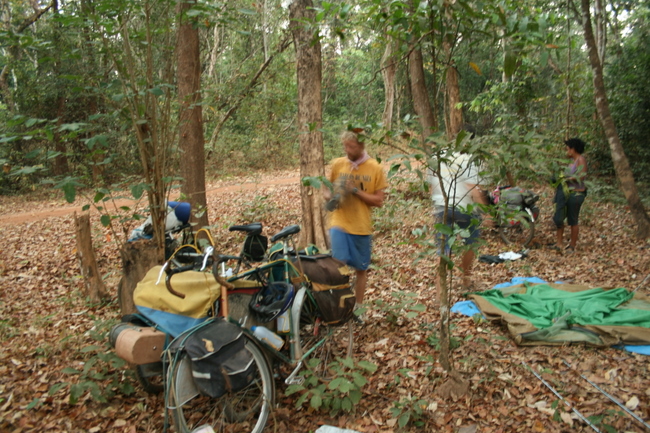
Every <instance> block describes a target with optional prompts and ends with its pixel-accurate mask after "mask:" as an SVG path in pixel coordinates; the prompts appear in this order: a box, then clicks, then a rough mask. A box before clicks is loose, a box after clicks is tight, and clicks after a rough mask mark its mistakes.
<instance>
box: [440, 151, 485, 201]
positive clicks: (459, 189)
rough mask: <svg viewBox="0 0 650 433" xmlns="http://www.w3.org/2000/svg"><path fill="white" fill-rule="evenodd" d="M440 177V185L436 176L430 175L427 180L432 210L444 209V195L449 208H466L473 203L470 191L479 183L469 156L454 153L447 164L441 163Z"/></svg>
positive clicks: (475, 169) (476, 170)
mask: <svg viewBox="0 0 650 433" xmlns="http://www.w3.org/2000/svg"><path fill="white" fill-rule="evenodd" d="M440 177H441V178H442V185H440V181H439V179H438V176H437V174H431V175H430V178H429V182H430V184H431V200H432V201H433V206H434V208H437V209H440V208H444V207H445V195H447V196H448V199H449V203H448V204H449V208H458V207H462V208H467V206H468V205H470V204H472V203H474V199H473V198H472V190H473V189H474V187H475V186H476V185H478V184H479V183H480V181H479V175H478V169H477V168H476V166H475V165H474V164H472V162H471V156H470V155H469V154H464V153H454V154H453V155H452V158H451V160H450V161H449V162H448V163H445V162H442V161H441V162H440ZM443 189H444V194H443Z"/></svg>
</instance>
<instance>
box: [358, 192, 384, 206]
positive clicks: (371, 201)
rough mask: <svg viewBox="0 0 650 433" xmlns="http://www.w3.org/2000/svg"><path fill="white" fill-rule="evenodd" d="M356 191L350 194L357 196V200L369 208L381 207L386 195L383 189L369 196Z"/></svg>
mask: <svg viewBox="0 0 650 433" xmlns="http://www.w3.org/2000/svg"><path fill="white" fill-rule="evenodd" d="M355 189H356V192H354V190H352V194H353V195H355V196H357V197H358V198H359V200H361V201H362V202H364V203H365V204H367V205H368V206H371V207H382V206H383V205H384V199H385V198H386V193H385V192H384V190H383V189H379V190H377V191H375V192H374V193H372V194H370V193H367V192H366V191H362V190H360V189H357V188H355Z"/></svg>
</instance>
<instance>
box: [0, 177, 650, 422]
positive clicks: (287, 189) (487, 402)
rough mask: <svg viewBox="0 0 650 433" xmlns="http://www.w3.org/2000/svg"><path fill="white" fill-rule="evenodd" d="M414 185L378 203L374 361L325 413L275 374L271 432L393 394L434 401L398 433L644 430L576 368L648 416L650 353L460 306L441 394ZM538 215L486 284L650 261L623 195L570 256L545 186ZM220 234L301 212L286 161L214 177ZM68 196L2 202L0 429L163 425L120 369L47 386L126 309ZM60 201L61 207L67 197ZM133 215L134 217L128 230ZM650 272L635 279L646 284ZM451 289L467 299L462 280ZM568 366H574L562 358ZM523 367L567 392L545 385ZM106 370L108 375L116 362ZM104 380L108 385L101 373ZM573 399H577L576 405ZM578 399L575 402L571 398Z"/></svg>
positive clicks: (613, 275)
mask: <svg viewBox="0 0 650 433" xmlns="http://www.w3.org/2000/svg"><path fill="white" fill-rule="evenodd" d="M406 190H407V188H402V187H400V186H398V187H396V188H395V189H393V190H392V191H391V194H390V196H389V198H388V200H387V202H386V205H385V207H384V209H382V210H381V211H380V212H378V213H377V214H376V216H377V221H378V224H377V226H378V233H377V235H376V237H375V244H374V256H373V267H372V271H371V274H370V283H369V289H368V303H369V304H370V305H371V310H370V311H369V312H368V318H367V321H366V324H365V325H364V326H362V327H358V328H357V329H356V335H355V339H356V340H355V341H356V345H355V353H354V356H355V358H356V359H357V360H361V359H364V360H368V361H371V362H373V363H375V364H377V365H378V367H379V368H378V369H377V371H376V373H374V374H373V375H371V376H369V383H368V385H367V386H366V387H365V388H364V390H363V392H364V395H363V399H362V401H361V402H360V404H359V405H358V406H357V407H356V408H355V409H356V410H355V412H354V413H352V414H344V415H340V416H337V417H336V418H331V417H329V416H328V414H326V413H322V412H315V411H312V410H310V409H308V408H303V409H296V408H295V407H294V398H295V396H289V397H286V396H284V395H283V392H282V391H283V389H284V385H283V384H282V383H280V382H278V390H279V392H278V402H277V403H278V404H277V408H276V410H275V411H274V413H273V416H272V419H271V421H270V422H269V426H268V429H267V431H269V432H300V433H302V432H305V433H306V432H311V431H314V430H316V429H317V428H318V427H319V426H320V425H323V424H328V425H334V426H340V427H343V426H345V427H347V428H350V429H354V430H357V431H359V432H398V431H400V429H399V428H398V424H397V420H396V419H395V418H394V415H392V413H391V408H393V407H395V403H396V402H405V401H407V400H410V399H415V400H417V399H422V400H424V402H426V408H425V409H424V410H423V413H422V416H421V421H422V422H423V423H424V425H423V426H421V427H415V426H407V427H406V428H405V429H403V430H402V431H418V432H421V431H426V432H464V433H469V432H484V433H489V432H495V433H496V432H569V431H571V432H573V431H576V432H582V431H592V430H593V428H592V427H589V426H588V425H586V424H585V423H584V422H582V421H581V420H580V419H579V418H578V415H577V414H576V412H575V411H572V409H571V408H572V407H573V408H575V410H576V411H578V412H579V413H580V414H581V415H583V416H585V417H600V423H599V421H598V419H597V418H589V419H590V420H592V422H593V423H595V424H594V425H595V426H597V428H598V429H600V431H603V432H604V431H618V432H626V431H629V432H642V431H647V429H646V427H645V426H644V425H643V424H642V423H641V422H639V421H638V420H635V419H633V418H632V417H631V416H630V415H629V414H627V413H626V412H625V411H623V410H622V409H621V408H620V407H618V406H617V405H615V404H614V403H612V402H611V401H610V400H608V399H607V398H606V397H605V396H604V395H603V394H602V393H601V392H599V391H598V390H596V389H595V388H594V387H593V386H592V385H590V384H589V383H587V382H586V381H585V380H584V379H583V378H582V377H581V375H583V376H585V377H586V378H588V379H590V380H591V381H592V382H594V383H596V384H597V385H598V386H600V387H601V388H602V389H603V390H605V391H607V392H608V393H610V394H611V395H612V396H614V397H616V398H617V399H618V400H619V401H621V402H622V404H627V405H628V406H629V408H630V410H631V411H633V413H635V414H636V415H637V416H638V417H640V418H641V419H643V420H645V422H646V423H649V422H650V381H649V380H648V377H649V376H648V357H646V356H642V355H636V354H633V353H629V352H626V351H623V350H617V349H613V348H593V347H587V346H580V345H571V346H562V347H518V346H516V345H515V344H514V343H513V342H512V341H511V340H510V339H509V338H508V337H507V333H506V330H505V329H502V328H500V327H499V326H498V325H494V324H489V323H485V322H480V321H478V322H477V321H475V320H474V319H472V318H469V317H464V316H461V315H458V314H452V320H453V337H454V338H455V339H457V340H459V341H461V345H460V347H458V348H457V349H455V350H454V351H453V352H452V354H453V359H454V364H455V366H456V368H457V369H458V370H459V371H460V372H461V375H462V377H463V378H465V379H466V380H468V381H469V384H470V387H469V392H468V393H467V395H465V396H463V397H459V398H456V399H455V400H454V399H451V400H443V399H441V398H439V397H438V396H437V394H436V393H435V391H436V389H437V388H438V387H439V386H440V385H441V384H442V383H444V382H445V380H446V379H447V377H446V374H445V372H444V371H443V369H442V368H441V366H440V364H439V363H438V362H437V351H436V349H435V348H434V347H432V346H431V345H430V344H429V342H428V340H430V337H431V336H432V335H434V334H435V332H436V328H437V326H438V320H439V314H438V312H437V307H436V292H435V289H434V284H433V281H434V279H433V278H434V271H435V268H434V264H433V263H434V261H433V260H432V259H425V260H421V261H419V262H417V263H414V259H415V257H416V255H417V253H418V252H419V251H421V250H422V247H421V246H419V245H418V244H417V243H416V242H415V238H414V236H413V235H412V230H414V229H418V228H421V227H423V226H424V225H428V226H430V225H431V218H430V214H429V208H428V203H427V202H426V200H420V199H418V198H416V197H409V194H408V193H407V192H406ZM537 191H539V192H542V203H541V208H542V220H541V221H540V223H539V225H538V227H537V234H536V237H535V239H534V243H533V247H532V248H531V250H530V252H529V255H528V257H527V258H525V259H523V260H517V261H513V262H506V263H502V264H498V265H488V264H484V263H478V264H477V265H476V269H475V281H476V283H477V286H478V288H479V289H481V290H482V289H487V288H490V287H492V286H494V285H495V284H498V283H503V282H507V281H510V280H511V279H512V278H513V277H517V276H521V277H526V276H537V277H540V278H542V279H545V280H547V281H565V282H573V283H578V284H586V285H589V286H592V287H607V286H618V287H621V286H622V287H627V288H630V289H635V288H637V287H638V286H639V285H640V284H641V283H642V280H643V279H644V277H645V276H646V275H647V274H648V272H650V254H649V251H648V246H649V244H648V243H647V242H644V241H637V240H635V239H634V237H633V227H632V220H631V218H630V215H629V212H628V211H627V210H626V209H625V207H624V206H613V205H611V204H602V203H597V202H596V197H594V196H593V195H592V196H590V197H588V199H587V202H586V207H585V209H584V212H583V219H582V222H581V223H582V225H581V235H580V236H581V237H580V245H579V249H578V251H577V253H576V254H574V255H570V256H563V255H558V254H556V253H555V252H553V251H551V250H550V249H547V248H545V247H544V246H545V245H546V244H549V243H552V241H553V236H554V230H553V227H552V223H551V212H552V203H551V201H550V195H551V191H550V190H548V189H544V188H542V187H540V188H537ZM208 201H209V215H210V218H211V223H212V224H213V229H212V234H213V235H214V237H215V239H216V241H217V243H218V245H217V246H218V250H220V251H223V252H230V253H234V252H236V251H237V250H238V245H239V242H240V241H241V239H240V238H238V237H237V236H236V235H233V234H231V233H230V232H228V231H227V227H228V226H229V225H231V224H235V223H243V222H250V221H252V220H259V221H262V222H263V224H264V226H265V233H266V234H268V235H272V234H273V233H275V232H277V231H278V230H279V229H280V228H282V227H284V226H286V225H288V224H293V223H299V222H300V219H299V218H300V216H299V215H300V198H299V181H298V173H297V172H277V173H272V174H265V175H260V176H254V177H249V178H230V179H228V180H225V181H220V182H215V183H213V184H211V185H210V191H209V192H208ZM82 204H83V203H82V202H81V201H79V202H78V203H76V204H75V206H77V207H66V206H64V205H63V201H62V199H60V198H51V199H49V200H43V199H39V200H37V199H34V200H30V199H29V198H25V197H19V198H8V197H1V198H0V209H1V210H0V214H1V215H0V230H1V231H2V236H0V290H1V291H0V293H1V295H0V296H1V297H0V338H1V340H2V343H3V344H2V348H1V349H0V431H2V432H5V431H6V432H43V431H48V432H71V433H73V432H74V433H77V432H90V433H94V432H126V433H135V432H161V431H162V430H163V404H162V398H161V397H160V396H151V395H148V394H146V393H145V392H144V391H143V390H142V389H141V388H140V387H139V385H138V384H137V383H136V382H135V381H134V380H133V379H132V378H131V377H129V376H128V375H127V374H126V369H122V370H120V371H118V372H117V373H118V375H121V377H122V380H123V381H130V382H132V383H133V386H134V387H135V392H134V393H132V394H131V395H128V396H127V395H122V394H117V395H115V396H114V397H112V398H111V399H110V400H109V401H108V402H106V403H100V402H97V401H96V400H95V399H94V398H92V397H91V396H90V394H85V395H84V396H83V397H82V398H81V399H80V401H79V402H78V403H77V404H76V405H70V404H69V392H70V387H69V386H64V387H62V388H61V389H60V390H58V391H57V392H55V393H54V394H53V395H50V394H49V393H48V391H50V389H51V387H52V386H53V385H56V384H59V383H68V382H69V383H75V376H71V375H68V374H65V373H64V372H63V371H64V369H65V368H69V367H73V368H76V369H81V368H83V366H84V363H85V362H87V361H88V356H89V355H88V354H87V353H85V352H84V350H86V349H85V348H88V347H90V346H93V345H96V344H97V343H96V342H95V341H94V340H93V338H92V334H93V332H94V330H95V329H96V326H97V324H98V323H102V322H105V321H107V320H117V318H118V316H119V310H118V306H117V303H116V302H115V298H116V284H117V281H118V280H119V277H120V259H119V256H118V252H117V249H116V247H115V243H114V242H113V241H112V237H113V236H112V234H110V233H109V232H108V231H107V230H106V229H104V228H102V227H101V225H100V224H99V221H98V217H97V214H96V213H93V214H92V215H93V218H92V221H93V235H94V242H95V249H96V254H97V260H98V263H99V267H100V270H101V272H102V273H103V275H104V277H105V281H106V284H107V287H108V288H109V289H110V292H111V296H112V302H110V303H108V304H105V305H90V304H88V303H86V302H85V300H84V296H83V294H82V293H83V292H82V291H83V283H82V281H81V279H80V276H79V266H78V263H77V259H76V258H75V239H74V220H73V214H72V212H73V211H75V210H76V211H77V212H79V211H80V206H81V205H82ZM62 208H63V209H62ZM134 225H136V223H132V225H131V226H129V227H128V229H129V230H130V229H131V228H132V226H134ZM484 238H485V241H486V245H485V246H483V247H482V250H481V253H482V254H498V253H499V252H504V251H507V249H505V246H504V245H503V244H502V243H500V241H499V240H498V236H497V235H496V233H492V232H487V233H485V236H484ZM649 286H650V283H649V281H646V282H645V284H644V285H643V286H642V287H641V288H639V291H640V292H642V293H645V294H648V293H649V292H650V290H649ZM400 291H404V292H411V293H415V294H416V295H417V300H418V302H419V303H422V304H424V305H425V306H426V312H424V313H421V314H419V315H418V316H417V317H416V318H413V319H405V318H404V317H401V318H400V320H398V321H397V323H391V322H390V321H388V320H387V318H386V311H385V309H381V308H377V307H372V306H373V305H374V302H375V301H377V300H383V301H385V302H388V303H391V302H395V299H396V298H395V297H394V296H392V295H391V293H395V292H400ZM452 297H453V299H452V301H454V302H455V301H459V300H463V299H464V298H463V294H462V293H459V292H458V290H457V289H453V296H452ZM565 361H566V363H568V364H570V365H571V368H569V367H568V366H567V364H566V363H565ZM525 365H528V366H530V367H531V368H533V369H535V371H537V372H538V374H540V375H541V377H542V378H543V379H544V381H546V383H548V384H549V385H550V386H552V387H553V388H554V389H555V390H556V391H558V392H559V393H560V394H561V395H562V396H564V397H565V398H566V399H567V403H565V402H563V401H560V400H559V398H558V397H557V396H556V395H555V394H554V393H553V392H552V391H551V390H550V389H549V388H548V387H547V386H545V385H544V384H543V383H542V382H541V381H540V380H539V379H538V378H537V377H536V376H535V375H534V374H533V373H532V372H530V371H529V370H527V368H526V367H525ZM110 373H115V371H111V372H110ZM97 383H98V384H99V386H100V387H108V386H109V382H108V381H104V382H102V381H101V380H98V381H97ZM569 402H570V403H569ZM569 404H570V405H571V406H569Z"/></svg>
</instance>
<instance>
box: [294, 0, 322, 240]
mask: <svg viewBox="0 0 650 433" xmlns="http://www.w3.org/2000/svg"><path fill="white" fill-rule="evenodd" d="M289 17H290V19H291V32H292V34H293V39H294V46H295V48H296V71H297V80H298V124H299V126H298V130H299V138H300V176H301V178H302V177H305V176H313V177H317V176H324V175H325V167H324V165H325V164H324V155H323V135H322V133H321V128H322V125H323V111H322V110H323V109H322V101H321V85H322V84H321V79H322V77H321V73H322V59H321V45H320V39H319V38H318V34H317V33H314V32H312V31H310V30H309V29H306V28H305V26H304V24H303V21H304V20H307V21H309V22H311V21H313V19H314V10H313V4H312V1H311V0H294V2H293V3H292V4H291V6H290V7H289ZM300 198H301V204H302V231H301V238H300V245H302V246H306V245H308V244H315V245H317V246H320V247H325V248H328V247H329V239H328V238H327V231H326V220H325V212H324V210H323V199H322V196H321V194H320V193H319V192H318V191H316V190H314V189H313V187H311V186H309V187H303V188H302V190H301V193H300Z"/></svg>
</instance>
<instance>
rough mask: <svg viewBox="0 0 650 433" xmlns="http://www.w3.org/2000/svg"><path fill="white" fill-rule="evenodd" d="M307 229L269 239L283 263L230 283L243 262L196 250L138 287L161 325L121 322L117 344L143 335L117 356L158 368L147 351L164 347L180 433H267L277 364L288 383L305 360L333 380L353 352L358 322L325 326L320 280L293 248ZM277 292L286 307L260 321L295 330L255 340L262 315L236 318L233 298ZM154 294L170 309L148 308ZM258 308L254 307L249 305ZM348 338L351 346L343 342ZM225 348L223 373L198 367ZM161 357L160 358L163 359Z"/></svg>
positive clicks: (168, 398)
mask: <svg viewBox="0 0 650 433" xmlns="http://www.w3.org/2000/svg"><path fill="white" fill-rule="evenodd" d="M299 231H300V227H299V226H289V227H287V228H285V229H284V230H282V231H281V232H280V233H278V234H277V235H275V236H274V237H273V238H272V239H271V240H272V242H274V243H279V244H280V245H281V246H282V249H281V250H282V255H281V257H279V258H278V257H276V258H274V259H269V261H268V262H265V263H262V264H260V265H258V266H257V267H253V268H251V269H248V270H246V271H243V272H240V273H238V274H236V275H233V276H232V277H230V278H227V279H226V275H227V273H226V272H225V269H226V262H227V261H229V260H233V259H236V258H235V257H234V256H219V255H216V254H214V251H213V250H210V248H208V249H207V250H206V251H203V253H202V254H198V253H197V257H195V258H194V259H193V261H192V263H191V264H188V265H183V266H178V262H174V261H173V260H170V261H169V262H167V264H166V266H165V267H157V268H154V269H152V270H151V271H150V272H149V273H148V274H147V277H145V279H144V280H143V282H142V283H141V284H139V285H138V288H137V289H136V292H135V296H136V297H138V299H136V305H137V306H138V310H139V312H140V313H141V314H142V315H144V316H146V318H147V320H149V321H150V323H153V324H154V326H152V327H149V328H141V329H139V330H137V329H133V327H131V324H122V325H120V327H121V328H120V327H118V328H119V332H118V331H116V332H115V333H114V332H111V334H112V337H111V338H112V339H113V340H120V339H121V340H128V338H131V337H134V338H136V340H134V342H132V343H131V344H130V345H127V347H129V348H130V349H131V352H129V353H127V354H126V355H125V354H124V353H122V354H121V355H120V351H119V350H118V355H120V356H122V357H124V358H125V359H127V358H128V357H129V356H132V355H134V352H138V350H139V349H143V348H144V349H146V350H144V352H146V353H145V355H147V357H145V356H143V357H141V358H138V359H135V358H136V356H133V359H127V360H129V362H134V363H139V362H152V361H153V360H155V359H156V353H151V351H147V350H150V349H152V348H153V347H154V346H155V348H156V350H158V351H160V350H161V348H164V349H165V350H164V352H163V353H164V354H163V357H162V360H163V361H164V362H163V365H164V369H163V370H164V375H163V377H164V379H165V380H164V389H165V403H166V408H167V410H168V412H169V413H170V414H171V416H172V420H173V423H174V425H175V427H176V430H177V431H178V432H188V433H189V432H194V431H200V429H201V428H203V427H205V428H206V429H207V428H208V427H207V426H209V428H211V429H212V431H217V432H222V431H235V432H236V431H242V432H249V431H252V432H261V431H262V430H263V429H264V426H265V424H266V422H267V420H268V416H269V413H270V410H271V407H272V406H273V402H274V398H275V382H274V380H273V373H274V367H279V368H277V371H279V372H281V371H282V370H286V369H284V367H288V371H287V374H286V380H285V381H286V382H287V383H296V382H300V381H301V380H302V377H301V375H300V372H301V369H302V368H303V365H304V363H305V362H306V361H307V360H308V359H309V358H317V359H319V361H320V362H318V363H317V364H318V365H319V366H320V367H318V371H317V372H316V373H317V374H319V375H321V377H323V378H326V377H327V373H328V372H327V367H326V366H327V364H329V360H331V359H333V357H335V356H346V355H349V354H350V353H351V346H352V328H351V324H350V323H348V324H347V325H348V330H347V332H343V329H344V328H345V327H344V326H331V325H332V324H330V323H327V322H325V321H324V315H323V314H322V311H321V308H320V307H319V304H318V301H317V299H318V294H316V293H314V290H313V286H314V285H315V284H318V283H314V284H312V282H311V281H310V279H309V278H308V276H306V274H304V273H303V272H302V270H301V269H302V268H303V265H302V264H301V262H302V259H301V257H300V256H301V255H300V254H298V253H296V252H295V245H294V246H293V247H290V243H292V239H293V236H294V235H295V234H297V233H299ZM199 256H201V259H200V260H199ZM162 280H164V285H162V284H161V282H162ZM161 286H162V289H161ZM278 287H284V288H285V289H286V290H287V291H289V292H290V296H287V297H285V298H283V299H284V301H283V302H282V304H281V306H280V308H275V306H274V305H273V303H271V304H270V305H272V306H273V307H274V308H275V310H274V311H270V312H269V311H262V312H263V313H266V314H268V315H267V316H266V317H264V318H261V317H257V319H259V320H263V321H266V323H267V326H268V327H269V328H273V326H272V325H274V323H275V321H276V320H279V319H280V318H281V317H280V316H283V317H284V318H285V319H286V318H288V320H289V330H288V332H284V329H276V331H278V334H275V333H274V335H276V336H277V337H278V338H279V339H280V341H281V344H277V342H276V343H273V342H270V341H263V340H260V339H259V338H257V337H255V336H254V332H253V331H252V330H251V329H249V326H250V322H251V319H252V316H253V315H254V314H244V315H242V314H239V315H237V317H233V316H232V315H231V314H230V312H229V301H228V298H229V296H231V295H235V294H250V293H252V295H250V297H251V301H253V300H255V299H259V298H260V297H262V298H264V297H266V295H267V294H268V293H267V291H270V290H271V289H277V288H278ZM141 288H142V290H139V289H141ZM348 289H349V290H351V286H348ZM332 290H334V289H332ZM197 293H198V295H197ZM285 294H286V293H285ZM147 296H150V297H152V298H153V299H155V302H158V303H160V302H161V301H160V300H161V299H164V304H165V305H160V304H158V307H159V308H158V309H156V308H151V307H153V306H154V304H155V302H151V303H150V305H149V306H145V305H143V304H147V302H148V301H147V300H146V299H145V298H146V297H147ZM197 296H198V297H197ZM199 298H200V299H199ZM190 304H191V305H190ZM188 305H189V306H188ZM171 311H174V312H175V313H171ZM250 311H251V312H255V311H256V310H255V308H252V307H251V309H250ZM177 313H180V314H177ZM251 328H252V327H251ZM264 329H266V328H264ZM145 330H146V332H147V333H148V335H147V338H149V337H151V335H149V334H156V332H157V337H156V338H158V340H156V341H155V344H153V345H152V344H148V345H147V344H145V343H144V340H137V339H139V338H142V336H143V335H144V334H145V332H144V331H145ZM268 331H269V332H272V331H271V330H270V329H269V330H268ZM346 336H347V338H348V342H347V343H345V344H344V343H343V342H341V341H339V339H344V338H345V337H346ZM127 337H128V338H127ZM161 338H162V339H161ZM140 341H142V343H140ZM151 341H153V340H151V339H149V340H147V342H149V343H150V342H151ZM118 343H119V342H118ZM116 346H119V344H116ZM222 347H227V348H228V350H230V351H232V352H228V353H229V355H228V356H227V357H226V358H227V359H226V360H224V361H223V362H217V363H216V364H217V365H218V368H217V369H212V370H211V369H210V368H208V367H205V366H203V367H199V366H200V365H201V362H202V360H203V359H208V358H211V357H212V359H217V358H216V357H214V354H215V353H216V354H217V355H218V354H220V353H221V348H222ZM136 349H138V350H136ZM208 349H210V350H208ZM202 350H203V351H204V352H201V351H202ZM205 350H207V352H205ZM123 352H124V351H123ZM224 353H225V352H224ZM157 355H158V357H160V352H158V353H157ZM206 377H207V378H208V380H207V381H206V380H203V384H202V383H201V379H205V378H206ZM211 378H212V379H211ZM213 379H214V380H213ZM166 413H167V412H166ZM205 431H210V430H205Z"/></svg>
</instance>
